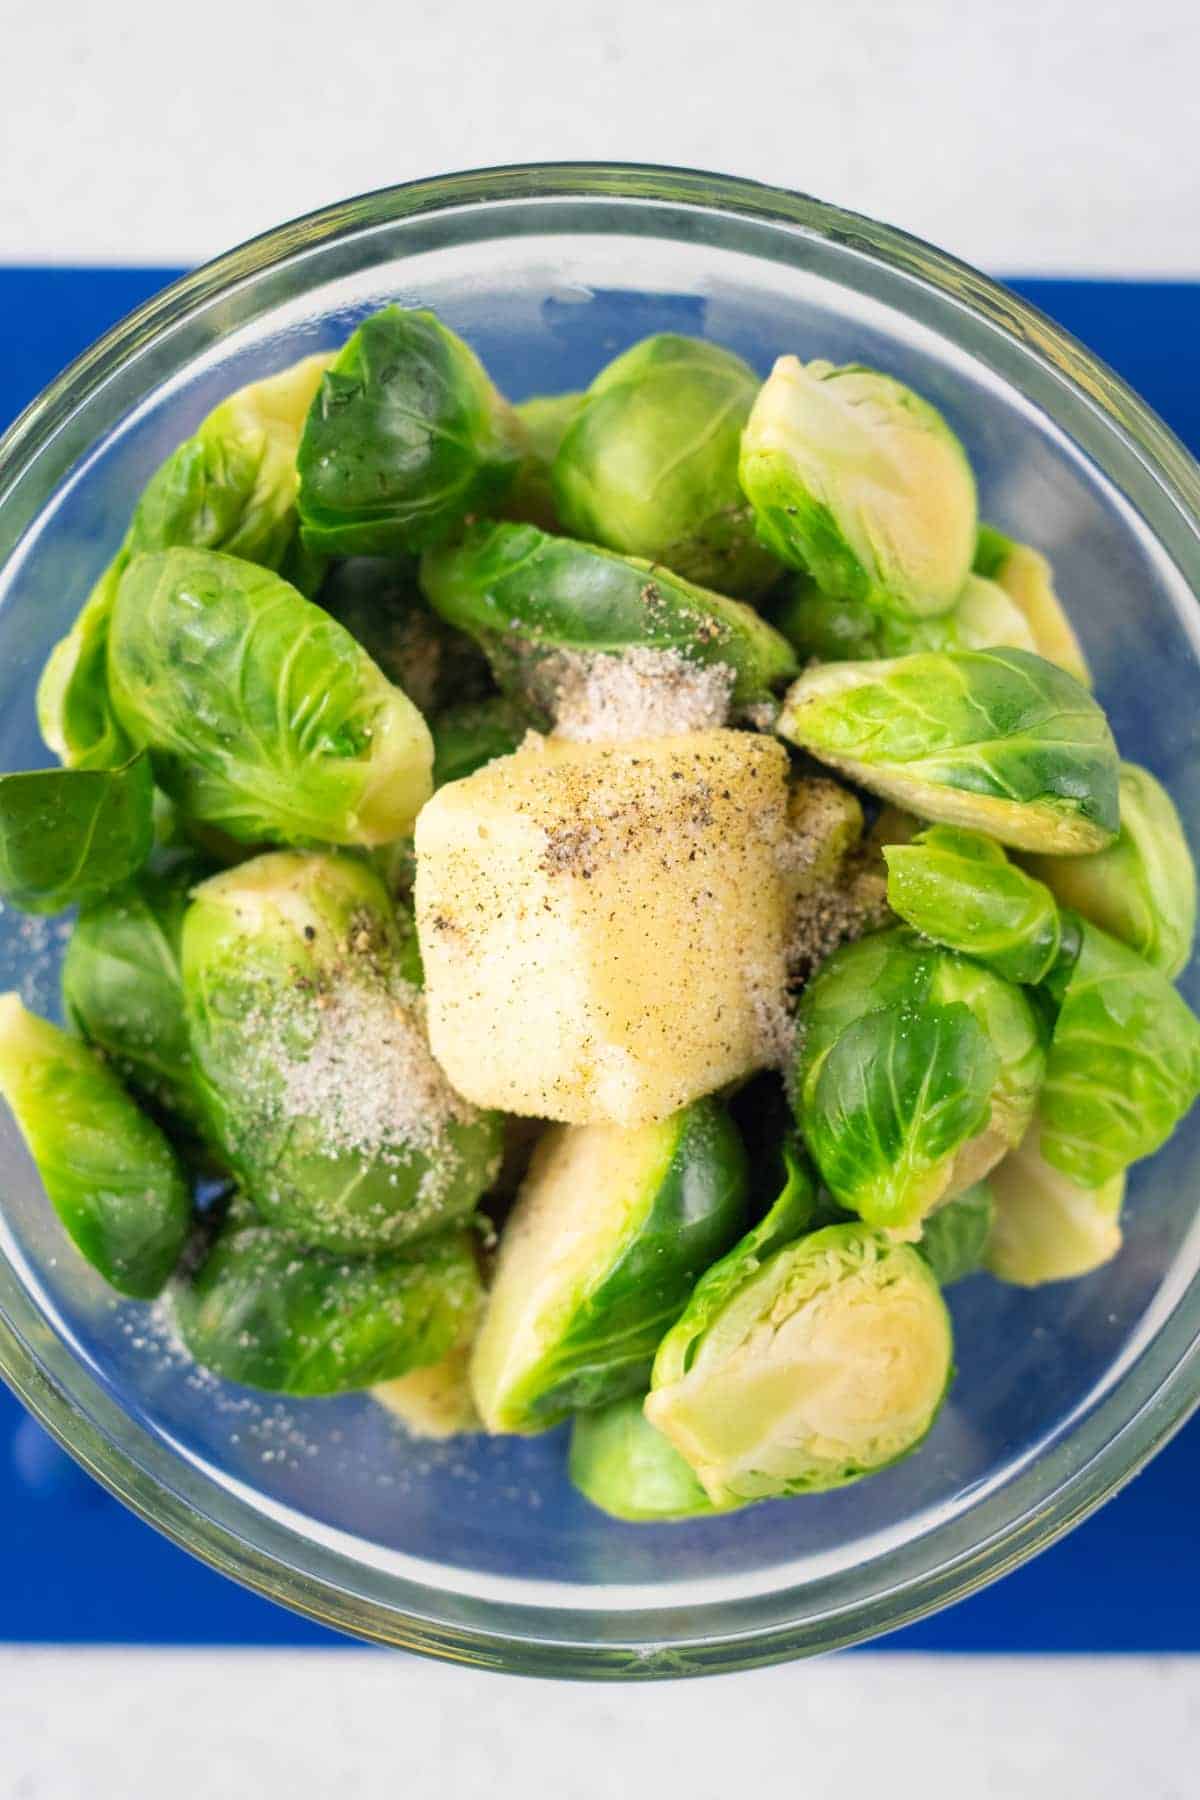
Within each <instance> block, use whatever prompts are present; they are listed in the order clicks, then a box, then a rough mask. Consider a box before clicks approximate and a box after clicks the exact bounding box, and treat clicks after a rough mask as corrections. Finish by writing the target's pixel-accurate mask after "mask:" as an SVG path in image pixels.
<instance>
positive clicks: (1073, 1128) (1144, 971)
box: [1038, 919, 1200, 1188]
mask: <svg viewBox="0 0 1200 1800" xmlns="http://www.w3.org/2000/svg"><path fill="white" fill-rule="evenodd" d="M1072 922H1073V923H1074V924H1075V925H1076V926H1077V928H1078V945H1079V947H1078V953H1077V954H1076V955H1074V956H1071V955H1069V954H1066V953H1064V955H1063V956H1061V957H1060V959H1059V963H1058V966H1057V968H1056V969H1055V970H1054V971H1053V972H1052V974H1051V975H1050V977H1049V978H1048V981H1047V984H1046V986H1047V990H1048V992H1049V993H1050V995H1051V997H1052V999H1053V1000H1054V1001H1056V1002H1057V1003H1058V1017H1057V1019H1056V1020H1055V1024H1054V1035H1053V1037H1052V1039H1051V1042H1050V1050H1049V1054H1048V1056H1047V1058H1046V1082H1045V1086H1044V1088H1043V1089H1042V1095H1041V1100H1040V1103H1039V1107H1038V1113H1039V1117H1040V1119H1041V1125H1042V1132H1041V1154H1042V1155H1043V1156H1044V1157H1045V1159H1046V1161H1047V1162H1048V1163H1050V1164H1052V1165H1053V1167H1054V1168H1056V1169H1058V1170H1060V1171H1061V1172H1062V1173H1063V1174H1064V1175H1067V1176H1069V1177H1070V1178H1071V1180H1072V1181H1075V1182H1078V1183H1079V1185H1080V1186H1081V1187H1087V1188H1097V1187H1101V1186H1103V1184H1104V1183H1105V1182H1106V1181H1109V1180H1110V1179H1111V1178H1112V1177H1113V1176H1114V1175H1116V1174H1118V1173H1119V1172H1120V1171H1121V1170H1122V1169H1124V1168H1127V1167H1128V1165H1129V1164H1130V1163H1132V1162H1136V1161H1137V1160H1138V1159H1139V1158H1140V1157H1143V1156H1151V1155H1153V1153H1154V1151H1155V1150H1158V1149H1160V1148H1161V1146H1162V1145H1163V1144H1165V1143H1166V1141H1167V1139H1168V1138H1169V1137H1170V1135H1171V1133H1172V1132H1173V1131H1174V1129H1175V1127H1176V1125H1178V1123H1179V1121H1180V1120H1181V1119H1182V1118H1184V1116H1185V1115H1186V1114H1187V1112H1188V1111H1189V1109H1190V1108H1191V1106H1192V1104H1193V1102H1194V1101H1195V1100H1196V1098H1197V1096H1198V1095H1200V1020H1197V1019H1196V1018H1195V1017H1194V1015H1193V1014H1192V1013H1191V1012H1190V1011H1189V1009H1188V1007H1187V1006H1186V1005H1185V1003H1184V1001H1183V1000H1182V999H1181V998H1180V996H1179V995H1178V994H1177V993H1176V991H1175V989H1174V988H1173V987H1172V986H1171V984H1170V982H1169V981H1168V979H1167V977H1166V976H1165V975H1164V974H1162V972H1161V971H1160V970H1158V969H1155V968H1152V967H1151V966H1150V964H1149V963H1146V962H1143V961H1142V959H1141V957H1140V956H1138V955H1137V953H1136V952H1135V951H1133V950H1131V949H1129V947H1128V945H1126V944H1122V943H1121V942H1119V940H1118V939H1116V938H1113V937H1109V935H1108V933H1107V932H1105V931H1101V930H1100V929H1099V928H1098V927H1097V926H1095V925H1090V924H1088V923H1087V922H1086V921H1085V920H1082V919H1079V920H1074V921H1072Z"/></svg>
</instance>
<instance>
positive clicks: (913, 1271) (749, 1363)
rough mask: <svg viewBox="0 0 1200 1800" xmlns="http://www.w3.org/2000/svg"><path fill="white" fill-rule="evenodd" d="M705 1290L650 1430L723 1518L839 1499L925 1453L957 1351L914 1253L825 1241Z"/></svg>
mask: <svg viewBox="0 0 1200 1800" xmlns="http://www.w3.org/2000/svg"><path fill="white" fill-rule="evenodd" d="M737 1254H738V1253H737V1251H736V1250H735V1251H734V1252H733V1253H732V1255H731V1256H730V1257H729V1258H727V1259H726V1262H727V1263H728V1264H732V1263H733V1262H734V1261H735V1259H736V1257H737ZM706 1286H707V1284H706V1282H704V1281H702V1282H701V1283H700V1285H699V1286H698V1287H697V1289H696V1292H695V1294H694V1296H693V1298H692V1301H691V1304H690V1305H689V1306H688V1308H687V1310H686V1311H685V1313H684V1314H683V1317H682V1318H681V1319H680V1320H679V1323H678V1324H677V1325H675V1326H674V1327H673V1328H672V1330H671V1331H669V1332H668V1333H667V1335H666V1337H665V1338H664V1339H663V1342H662V1344H661V1346H660V1347H659V1351H658V1355H657V1356H656V1357H655V1359H654V1374H653V1379H652V1382H651V1390H650V1394H649V1396H648V1398H647V1400H646V1417H647V1419H648V1420H649V1422H650V1423H651V1424H652V1425H653V1426H655V1427H656V1428H657V1429H658V1430H659V1431H661V1432H662V1433H663V1434H664V1435H665V1436H666V1437H668V1438H669V1439H670V1440H671V1442H672V1443H673V1444H674V1445H675V1448H676V1449H677V1450H678V1451H679V1452H680V1454H681V1455H682V1456H683V1457H684V1459H685V1461H687V1462H688V1463H689V1464H690V1465H691V1467H692V1469H693V1470H694V1471H695V1473H696V1475H697V1476H698V1477H699V1480H700V1482H701V1485H702V1486H703V1488H704V1491H705V1493H706V1494H707V1495H708V1497H709V1499H710V1500H711V1501H712V1502H713V1503H714V1504H715V1505H718V1506H721V1505H728V1504H730V1503H735V1504H736V1503H741V1502H743V1501H747V1500H764V1499H769V1498H772V1497H774V1496H778V1495H784V1494H804V1493H815V1492H819V1491H821V1490H822V1489H826V1488H834V1487H841V1486H844V1485H845V1484H846V1483H848V1482H851V1481H857V1480H860V1479H861V1478H862V1477H863V1476H865V1475H873V1474H875V1473H876V1472H877V1471H879V1470H881V1469H884V1468H887V1467H888V1466H889V1464H891V1463H894V1462H897V1461H898V1460H899V1459H900V1457H902V1456H906V1455H907V1454H908V1452H909V1451H910V1450H913V1449H915V1448H916V1446H917V1445H918V1444H919V1443H920V1442H921V1440H922V1439H923V1438H924V1437H925V1435H926V1434H927V1432H928V1431H929V1429H930V1427H931V1426H932V1424H933V1421H934V1419H935V1418H936V1417H937V1414H938V1411H939V1409H940V1407H941V1404H942V1401H943V1399H944V1397H945V1393H946V1389H947V1387H948V1385H949V1381H950V1376H951V1359H952V1350H953V1345H952V1339H951V1333H950V1320H949V1316H948V1314H947V1312H946V1306H945V1302H944V1301H943V1299H942V1296H941V1293H940V1291H939V1289H938V1285H937V1282H936V1281H935V1280H934V1278H933V1275H932V1273H931V1271H930V1269H929V1266H928V1264H927V1263H926V1262H925V1261H924V1259H923V1258H922V1257H921V1256H919V1255H918V1254H917V1252H916V1251H915V1250H914V1249H912V1248H911V1247H909V1246H908V1245H905V1244H895V1243H891V1242H889V1241H888V1239H887V1238H886V1237H885V1236H884V1235H883V1234H882V1233H880V1232H876V1231H871V1230H868V1229H867V1227H866V1226H863V1225H858V1224H852V1225H830V1226H826V1227H824V1228H823V1229H822V1230H820V1231H815V1232H812V1233H811V1234H810V1235H808V1236H806V1237H802V1238H800V1239H799V1241H798V1242H794V1243H791V1244H787V1245H785V1246H784V1247H783V1248H781V1249H778V1250H776V1251H775V1252H774V1254H773V1255H769V1256H767V1257H766V1259H765V1260H763V1261H761V1262H759V1261H758V1260H757V1258H754V1257H752V1258H751V1259H750V1260H749V1265H748V1267H747V1270H746V1273H745V1275H744V1276H743V1277H742V1278H741V1279H737V1278H736V1276H735V1275H734V1274H733V1273H732V1272H729V1271H727V1272H726V1275H725V1277H724V1280H723V1282H722V1283H721V1284H720V1285H719V1286H718V1285H717V1284H713V1286H712V1287H711V1288H709V1289H708V1291H707V1292H706Z"/></svg>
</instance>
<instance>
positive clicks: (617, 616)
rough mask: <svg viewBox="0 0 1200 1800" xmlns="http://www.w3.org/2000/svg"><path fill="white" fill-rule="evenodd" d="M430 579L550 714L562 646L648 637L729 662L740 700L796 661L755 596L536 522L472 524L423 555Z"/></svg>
mask: <svg viewBox="0 0 1200 1800" xmlns="http://www.w3.org/2000/svg"><path fill="white" fill-rule="evenodd" d="M421 585H422V587H423V588H424V590H425V593H426V596H427V597H428V599H429V603H430V605H431V606H432V607H433V608H434V610H435V611H437V612H439V613H440V614H441V615H442V617H443V618H444V619H446V620H447V621H448V622H449V623H450V624H451V625H457V626H458V628H459V629H460V630H461V631H466V632H469V633H470V634H471V636H472V637H474V638H475V639H476V640H477V641H478V642H479V643H480V644H482V646H483V648H484V649H485V650H486V651H487V654H488V656H489V658H490V660H491V662H492V666H493V668H494V669H495V671H496V675H497V678H498V680H499V681H500V685H501V686H502V687H504V688H506V689H507V690H508V691H510V692H512V693H514V694H515V696H516V697H517V698H520V699H525V698H530V697H531V698H532V699H533V701H534V702H535V703H539V702H540V705H541V710H542V720H543V722H550V721H552V719H553V716H554V695H555V692H556V689H557V685H558V682H559V681H560V680H561V665H562V660H563V653H566V654H568V655H570V654H574V655H583V656H589V655H594V654H597V653H608V654H610V655H619V654H620V653H621V652H622V651H624V650H630V649H633V648H643V649H650V650H664V651H674V652H677V653H679V654H680V655H682V656H683V657H685V658H686V659H687V660H688V661H689V662H694V663H697V664H700V665H707V664H712V663H722V664H724V665H725V666H726V667H727V668H729V669H731V670H732V671H733V690H732V697H733V699H734V701H735V702H736V703H738V704H748V703H750V702H753V701H758V700H762V699H764V698H766V697H767V696H768V695H769V694H770V691H771V689H772V688H773V687H775V686H777V685H778V684H779V683H781V682H783V681H786V680H787V679H788V677H789V676H790V675H792V674H794V673H795V670H796V667H797V663H796V659H795V656H794V654H793V652H792V650H791V648H790V646H789V645H788V643H787V642H786V640H785V639H784V638H782V637H780V635H779V633H778V632H777V631H775V630H773V629H772V627H771V626H770V625H768V624H767V623H766V621H765V620H764V619H761V618H759V616H758V614H757V613H756V612H755V611H754V610H753V608H752V607H749V606H744V605H743V604H742V603H741V602H740V601H738V600H730V599H728V598H727V597H726V596H725V595H724V594H716V593H711V592H709V591H708V590H707V589H705V588H700V587H695V586H694V585H693V584H692V583H691V582H689V581H684V580H683V578H682V577H681V576H678V575H673V574H672V573H671V571H670V570H669V569H663V568H659V567H657V566H655V565H654V564H652V563H648V562H643V561H642V560H641V559H640V558H634V557H626V556H617V555H615V554H614V553H613V552H612V551H611V550H601V549H598V548H597V547H596V546H595V545H593V544H581V543H576V542H575V541H574V540H573V539H571V538H560V537H551V536H550V535H549V534H548V533H546V532H544V531H538V530H537V528H536V527H535V526H533V525H479V526H476V527H474V528H472V529H471V530H469V531H468V532H467V534H466V536H465V538H464V539H463V541H462V543H461V544H459V545H457V546H455V547H454V548H453V549H446V550H437V551H432V552H430V553H429V554H427V555H426V556H425V557H424V558H423V559H422V562H421ZM539 665H541V669H540V671H539ZM539 672H540V675H541V680H540V681H539ZM547 685H548V686H549V690H550V691H549V693H547V691H546V688H547Z"/></svg>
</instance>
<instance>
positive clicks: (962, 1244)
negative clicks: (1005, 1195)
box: [917, 1151, 1013, 1288]
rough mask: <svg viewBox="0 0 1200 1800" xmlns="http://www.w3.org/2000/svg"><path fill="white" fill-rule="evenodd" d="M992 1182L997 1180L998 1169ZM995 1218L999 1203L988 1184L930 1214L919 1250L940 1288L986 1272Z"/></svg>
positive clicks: (992, 1177)
mask: <svg viewBox="0 0 1200 1800" xmlns="http://www.w3.org/2000/svg"><path fill="white" fill-rule="evenodd" d="M1009 1154H1010V1155H1012V1154H1013V1152H1011V1151H1010V1152H1009ZM1003 1166H1004V1165H1003V1163H1000V1164H998V1165H997V1167H998V1168H1002V1167H1003ZM990 1179H991V1180H992V1181H995V1170H993V1172H992V1175H991V1177H990ZM995 1216H996V1202H995V1199H994V1198H993V1195H992V1190H991V1187H989V1185H988V1183H987V1182H986V1181H977V1182H976V1183H975V1185H974V1187H969V1188H968V1189H967V1190H966V1192H965V1193H963V1194H956V1195H955V1197H954V1199H953V1200H947V1202H946V1204H945V1206H939V1207H938V1209H937V1211H936V1212H932V1213H930V1215H929V1217H928V1218H927V1219H926V1220H925V1222H924V1224H923V1225H922V1227H921V1239H920V1242H919V1243H918V1245H917V1249H918V1250H919V1251H920V1252H921V1255H922V1256H923V1257H924V1258H925V1261H926V1262H927V1263H928V1264H929V1266H930V1268H931V1269H932V1270H933V1278H934V1280H935V1281H936V1282H937V1284H938V1286H939V1287H941V1288H947V1287H951V1286H953V1284H954V1283H955V1282H956V1281H963V1280H964V1279H965V1278H966V1277H967V1276H968V1275H974V1274H975V1272H976V1270H977V1269H982V1267H983V1265H984V1258H985V1255H986V1253H987V1248H988V1242H989V1239H990V1237H991V1234H992V1227H993V1221H994V1220H995Z"/></svg>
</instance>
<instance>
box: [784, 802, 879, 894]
mask: <svg viewBox="0 0 1200 1800" xmlns="http://www.w3.org/2000/svg"><path fill="white" fill-rule="evenodd" d="M862 834H863V810H862V806H861V804H860V802H859V800H858V798H857V796H856V795H854V794H852V793H851V792H850V791H849V789H848V788H844V787H839V786H838V784H837V782H836V781H826V780H824V779H823V778H822V777H821V776H819V775H816V776H813V775H801V776H798V777H797V778H796V779H795V780H794V781H793V782H792V785H791V788H790V789H789V791H788V806H787V836H786V839H785V847H784V852H783V873H784V879H785V881H786V883H787V886H788V888H789V890H790V891H791V892H792V893H793V895H794V896H795V897H796V898H797V899H802V898H804V897H805V896H807V895H810V894H814V893H816V892H817V890H818V889H820V888H825V887H828V886H829V884H830V883H831V882H833V881H835V880H836V879H837V875H838V872H839V870H840V869H841V868H842V867H843V865H844V864H845V861H846V858H847V857H848V856H849V855H850V853H851V852H852V851H853V850H854V849H855V847H856V846H857V845H858V844H859V843H860V842H861V840H862Z"/></svg>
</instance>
